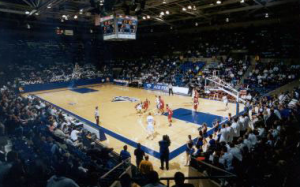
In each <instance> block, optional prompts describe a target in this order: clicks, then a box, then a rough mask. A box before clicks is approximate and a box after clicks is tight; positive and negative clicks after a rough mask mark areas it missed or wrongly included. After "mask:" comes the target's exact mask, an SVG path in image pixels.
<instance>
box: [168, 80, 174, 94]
mask: <svg viewBox="0 0 300 187" xmlns="http://www.w3.org/2000/svg"><path fill="white" fill-rule="evenodd" d="M168 87H169V96H170V95H171V94H172V95H174V92H173V85H172V83H170V84H169V85H168Z"/></svg>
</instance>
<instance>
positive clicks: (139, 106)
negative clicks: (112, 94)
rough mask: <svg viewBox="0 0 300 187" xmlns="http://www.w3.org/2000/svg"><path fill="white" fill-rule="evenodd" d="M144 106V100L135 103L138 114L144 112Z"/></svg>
mask: <svg viewBox="0 0 300 187" xmlns="http://www.w3.org/2000/svg"><path fill="white" fill-rule="evenodd" d="M142 108H143V103H142V102H140V103H138V104H136V105H135V109H136V111H137V113H138V114H141V113H142Z"/></svg>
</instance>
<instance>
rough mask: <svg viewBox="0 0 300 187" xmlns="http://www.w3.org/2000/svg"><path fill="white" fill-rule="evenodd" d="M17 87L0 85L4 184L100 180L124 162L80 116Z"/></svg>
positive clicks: (51, 185)
mask: <svg viewBox="0 0 300 187" xmlns="http://www.w3.org/2000/svg"><path fill="white" fill-rule="evenodd" d="M13 90H14V88H12V87H11V86H10V85H8V86H3V87H2V88H1V91H0V99H1V102H0V113H1V116H0V129H1V132H0V133H1V154H0V157H1V160H0V168H1V169H0V171H1V172H0V186H3V187H11V186H20V187H22V186H26V187H28V186H31V187H35V186H36V187H40V186H47V187H54V186H60V185H62V186H96V185H97V184H98V182H99V181H98V179H99V177H100V176H102V175H103V174H104V173H105V172H107V171H109V170H110V169H112V168H113V167H114V166H115V165H117V164H118V163H120V161H119V159H118V157H117V156H116V155H114V154H113V153H112V151H113V150H112V149H111V148H106V147H103V146H102V147H101V146H99V145H98V144H97V136H96V134H92V133H90V132H88V131H86V130H84V129H83V126H82V124H81V122H80V121H78V120H76V119H75V118H73V117H71V116H69V115H68V114H66V113H64V112H63V111H61V110H60V109H57V108H54V107H52V106H51V105H49V104H47V103H46V102H44V101H42V100H40V99H39V98H37V97H35V96H30V95H29V96H28V97H21V96H20V95H17V94H16V93H15V92H14V91H13Z"/></svg>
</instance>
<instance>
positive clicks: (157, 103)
mask: <svg viewBox="0 0 300 187" xmlns="http://www.w3.org/2000/svg"><path fill="white" fill-rule="evenodd" d="M155 103H156V108H157V113H159V109H160V101H159V97H158V96H157V95H156V96H155Z"/></svg>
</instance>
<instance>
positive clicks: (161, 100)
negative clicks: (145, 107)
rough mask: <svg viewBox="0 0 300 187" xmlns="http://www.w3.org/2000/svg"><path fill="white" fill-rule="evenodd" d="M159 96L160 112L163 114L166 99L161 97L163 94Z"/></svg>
mask: <svg viewBox="0 0 300 187" xmlns="http://www.w3.org/2000/svg"><path fill="white" fill-rule="evenodd" d="M158 98H159V112H160V113H161V114H163V113H164V109H165V102H164V100H163V99H162V98H161V96H158Z"/></svg>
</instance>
